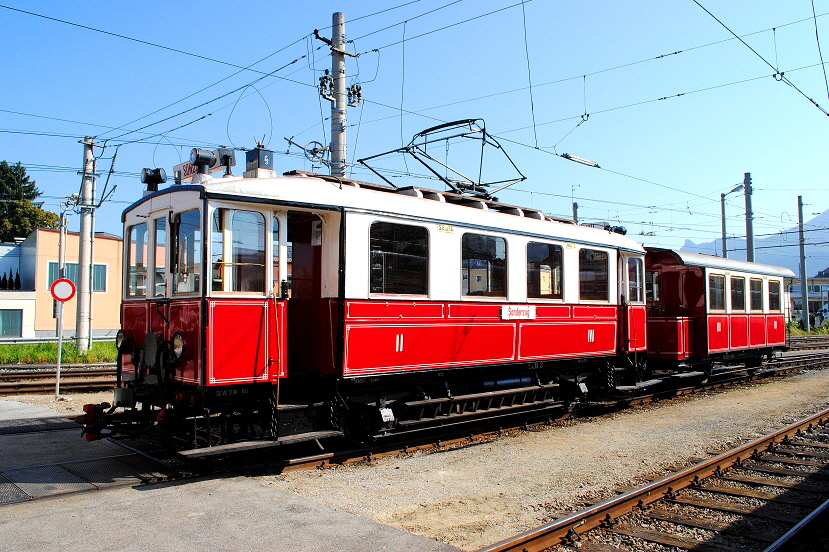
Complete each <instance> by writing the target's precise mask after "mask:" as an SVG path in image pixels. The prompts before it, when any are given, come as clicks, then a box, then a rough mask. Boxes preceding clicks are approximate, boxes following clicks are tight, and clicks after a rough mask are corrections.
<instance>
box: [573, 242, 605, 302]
mask: <svg viewBox="0 0 829 552" xmlns="http://www.w3.org/2000/svg"><path fill="white" fill-rule="evenodd" d="M608 274H609V269H608V257H607V252H606V251H597V250H595V249H582V250H581V251H579V299H581V300H583V301H607V300H608V299H607V292H608Z"/></svg>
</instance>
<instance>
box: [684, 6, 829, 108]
mask: <svg viewBox="0 0 829 552" xmlns="http://www.w3.org/2000/svg"><path fill="white" fill-rule="evenodd" d="M693 1H694V3H695V4H696V5H697V6H699V7H700V8H702V9H703V10H704V11H705V13H707V14H708V15H710V16H711V17H713V18H714V20H715V21H716V22H717V23H719V24H720V25H722V26H723V27H724V28H725V30H726V31H728V32H729V33H731V34H732V35H734V36H735V37H736V38H737V40H739V41H740V42H742V43H743V44H744V45H745V46H746V48H748V49H749V50H751V51H752V52H754V55H756V56H757V57H758V58H760V59H761V60H763V62H764V63H765V64H766V65H768V66H769V67H771V68H772V69H774V78H775V80H779V81H782V82H785V83H786V84H788V85H789V86H791V87H792V88H794V89H795V90H797V91H798V92H799V93H800V95H801V96H803V97H804V98H806V99H807V100H809V101H810V102H812V104H814V106H815V107H816V108H818V109H819V110H820V111H821V112H822V113H823V114H824V115H826V116H829V112H827V111H826V110H825V109H823V108H822V107H820V105H819V104H818V103H817V102H816V101H815V100H813V99H812V98H810V97H809V96H807V95H806V94H805V93H804V92H803V91H802V90H801V89H800V88H798V87H797V86H795V85H794V83H792V81H790V80H789V79H788V78H787V77H786V76H785V75H784V74H783V73H781V72H780V71H778V70H777V68H775V67H774V65H772V64H771V63H769V62H768V61H767V60H766V58H764V57H763V56H761V55H760V54H758V53H757V50H755V49H754V48H752V47H751V46H749V45H748V43H747V42H746V41H745V40H743V39H742V38H740V37H739V36H738V35H737V34H736V33H735V32H734V31H732V30H731V29H729V28H728V26H727V25H726V24H725V23H723V22H722V21H720V20H719V19H717V17H716V16H715V15H714V14H713V13H711V12H710V11H708V10H707V9H705V7H704V6H703V5H702V4H700V3H699V2H698V1H697V0H693ZM822 64H823V59H822V58H821V65H822ZM827 91H828V92H829V84H827Z"/></svg>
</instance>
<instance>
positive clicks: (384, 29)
mask: <svg viewBox="0 0 829 552" xmlns="http://www.w3.org/2000/svg"><path fill="white" fill-rule="evenodd" d="M461 2H463V0H454V2H449V3H448V4H444V5H442V6H439V7H437V8H434V9H431V10H429V11H427V12H424V13H421V14H418V15H415V16H414V17H409V18H408V19H406V20H405V21H399V22H397V23H394V24H393V25H387V26H386V27H383V28H382V29H377V30H376V31H371V32H370V33H366V34H364V35H360V36H358V37H357V38H355V39H353V40H350V41H349V42H354V41H355V40H360V39H362V38H366V37H368V36H371V35H375V34H377V33H382V32H383V31H387V30H389V29H393V28H395V27H399V26H400V25H404V24H406V23H407V22H409V21H414V20H415V19H420V18H421V17H424V16H427V15H429V14H432V13H435V12H438V11H440V10H442V9H444V8H448V7H449V6H454V5H455V4H460V3H461ZM355 21H356V20H355ZM363 53H367V52H363ZM357 55H361V54H357Z"/></svg>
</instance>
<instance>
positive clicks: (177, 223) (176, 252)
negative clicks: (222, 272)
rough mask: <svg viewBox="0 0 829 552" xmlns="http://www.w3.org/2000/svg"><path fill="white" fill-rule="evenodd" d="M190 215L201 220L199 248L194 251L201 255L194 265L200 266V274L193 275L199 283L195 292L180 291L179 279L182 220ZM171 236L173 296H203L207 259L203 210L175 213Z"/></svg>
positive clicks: (194, 273) (196, 283) (196, 284)
mask: <svg viewBox="0 0 829 552" xmlns="http://www.w3.org/2000/svg"><path fill="white" fill-rule="evenodd" d="M188 213H197V214H198V220H199V224H198V226H197V227H196V231H197V232H199V234H200V237H199V240H200V241H199V247H198V248H196V249H194V251H197V253H198V255H199V259H198V263H193V264H194V266H195V265H196V264H197V265H198V272H193V273H192V274H191V275H193V276H196V278H194V280H197V281H196V282H195V284H194V285H193V287H194V288H195V289H194V290H187V291H179V289H178V288H179V283H180V282H179V279H178V277H179V275H180V274H182V273H181V272H179V263H180V262H181V260H182V259H181V249H180V248H181V242H180V240H179V236H180V235H181V218H182V216H183V215H187V214H188ZM170 235H171V238H172V248H171V251H170V253H169V255H170V261H171V262H170V269H169V271H170V278H171V280H172V283H173V286H172V288H173V289H172V295H175V296H185V297H186V296H194V295H201V293H202V289H203V286H204V277H205V275H204V272H205V270H204V267H205V264H206V263H205V260H206V259H204V258H203V257H204V241H205V236H204V215H203V213H202V210H201V209H200V208H198V207H195V208H193V209H187V210H184V211H179V212H177V213H173V215H172V224H171V225H170ZM194 236H195V232H194Z"/></svg>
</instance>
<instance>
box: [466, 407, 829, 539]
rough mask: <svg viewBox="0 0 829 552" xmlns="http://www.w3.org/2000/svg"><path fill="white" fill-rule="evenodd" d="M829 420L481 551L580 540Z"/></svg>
mask: <svg viewBox="0 0 829 552" xmlns="http://www.w3.org/2000/svg"><path fill="white" fill-rule="evenodd" d="M827 421H829V409H827V410H824V411H822V412H818V413H817V414H813V415H811V416H809V417H807V418H804V419H802V420H800V421H798V422H795V423H794V424H791V425H789V426H786V427H784V428H783V429H780V430H778V431H775V432H773V433H770V434H768V435H766V436H764V437H761V438H759V439H756V440H754V441H752V442H750V443H747V444H745V445H741V446H739V447H736V448H734V449H732V450H729V451H727V452H723V453H721V454H718V455H716V456H714V457H713V458H711V459H709V460H706V461H703V462H700V463H698V464H695V465H694V466H691V467H689V468H685V469H682V470H680V471H677V472H675V473H672V474H670V475H668V476H666V477H663V478H661V479H659V480H657V481H653V482H651V483H648V484H646V485H642V486H641V487H637V488H635V489H632V490H629V491H627V492H625V493H623V494H620V495H619V496H616V497H613V498H610V499H608V500H605V501H603V502H600V503H598V504H595V505H593V506H590V507H588V508H585V509H584V510H581V511H578V512H575V513H573V514H571V515H568V516H566V517H563V518H561V519H558V520H556V521H554V522H551V523H548V524H546V525H542V526H541V527H537V528H535V529H532V530H530V531H526V532H524V533H521V534H519V535H515V536H513V537H510V538H508V539H505V540H503V541H501V542H498V543H496V544H493V545H491V546H488V547H485V548H482V549H481V550H480V551H479V552H502V551H508V550H515V551H527V552H532V551H534V550H539V551H540V550H544V549H547V548H550V547H552V546H556V545H559V544H564V543H567V542H574V541H577V540H579V538H580V535H581V534H584V533H585V532H587V531H590V530H591V529H595V528H598V527H604V528H611V527H613V526H614V525H615V524H616V523H617V520H618V518H619V517H620V516H622V515H624V514H628V513H630V512H632V511H634V510H636V509H644V508H645V507H646V506H648V505H649V504H651V503H653V502H656V501H658V500H663V499H666V498H667V499H672V498H674V497H676V494H677V492H678V491H679V490H681V489H684V488H686V487H691V486H696V485H699V482H700V480H702V479H704V478H706V477H709V476H712V475H719V474H722V473H723V472H724V471H725V470H727V469H728V468H731V467H732V466H739V465H741V464H742V463H743V462H744V461H746V460H748V459H750V458H752V457H753V456H757V455H759V454H760V452H761V451H763V450H766V449H769V448H770V447H772V448H773V447H774V446H775V445H777V444H779V443H782V442H784V441H786V442H788V440H789V439H791V438H792V437H795V436H796V435H798V434H800V432H802V431H804V430H807V429H810V428H811V427H813V426H815V425H817V424H825V423H826V422H827Z"/></svg>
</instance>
